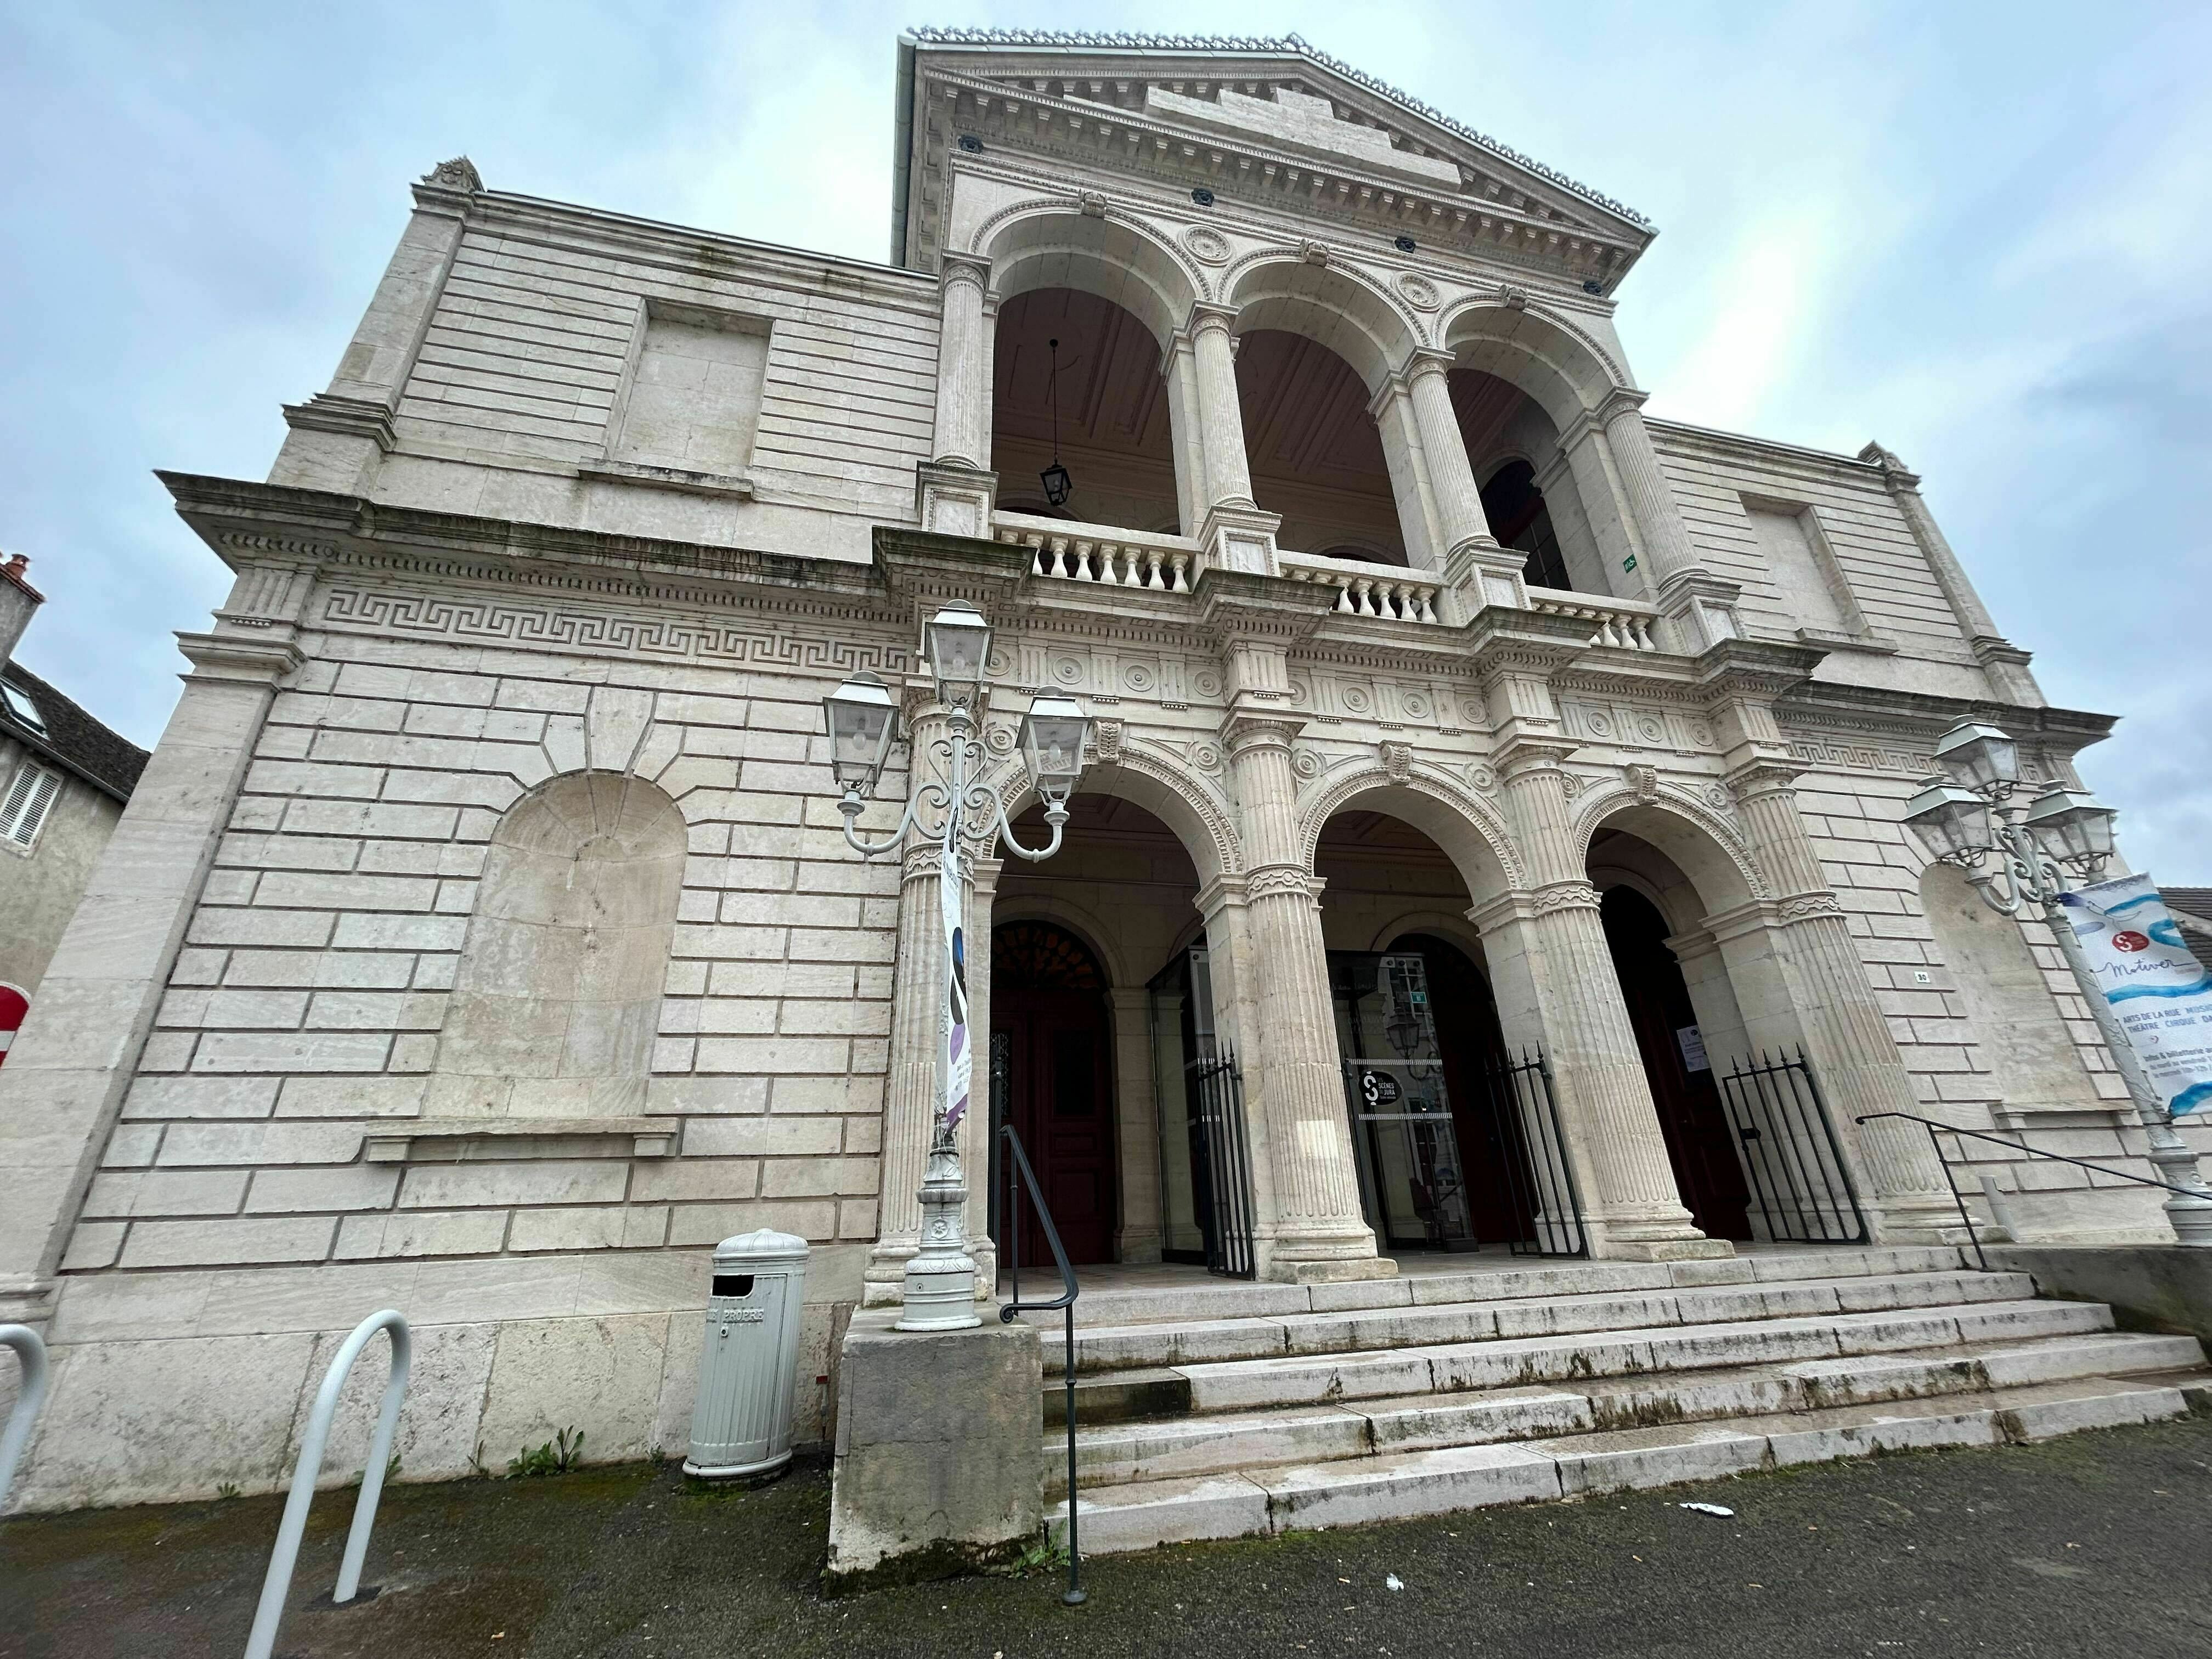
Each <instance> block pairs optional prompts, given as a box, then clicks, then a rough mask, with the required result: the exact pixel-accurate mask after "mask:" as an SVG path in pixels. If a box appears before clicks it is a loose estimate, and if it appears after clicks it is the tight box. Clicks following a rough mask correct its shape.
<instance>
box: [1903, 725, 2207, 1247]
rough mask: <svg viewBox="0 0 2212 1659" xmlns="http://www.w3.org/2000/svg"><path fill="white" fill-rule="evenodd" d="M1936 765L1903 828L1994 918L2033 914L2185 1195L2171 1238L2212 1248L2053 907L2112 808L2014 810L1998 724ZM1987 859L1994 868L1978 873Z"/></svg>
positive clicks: (2180, 1168)
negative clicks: (1962, 879)
mask: <svg viewBox="0 0 2212 1659" xmlns="http://www.w3.org/2000/svg"><path fill="white" fill-rule="evenodd" d="M1936 761H1937V763H1939V764H1940V765H1941V766H1942V768H1943V769H1944V771H1945V772H1946V773H1948V775H1949V776H1948V780H1947V779H1946V778H1942V777H1935V778H1929V779H1928V780H1927V781H1926V782H1924V783H1923V785H1922V786H1921V788H1920V793H1918V794H1917V795H1915V796H1914V797H1913V798H1912V799H1911V800H1909V801H1907V802H1906V803H1905V823H1908V824H1910V825H1911V826H1912V829H1913V830H1914V831H1915V833H1917V835H1918V836H1919V837H1920V839H1921V840H1922V842H1924V843H1925V844H1926V846H1927V848H1928V850H1929V852H1931V853H1933V854H1935V855H1936V858H1937V859H1939V860H1942V862H1943V863H1946V864H1955V865H1957V866H1959V867H1960V869H1962V870H1964V871H1965V872H1966V879H1967V880H1968V881H1970V882H1972V884H1973V885H1974V890H1975V891H1976V892H1977V893H1978V894H1980V895H1981V899H1982V902H1983V903H1984V904H1986V905H1988V906H1989V907H1990V909H1992V910H1995V911H1996V912H1997V914H1998V915H2007V916H2018V915H2020V913H2021V910H2022V909H2024V908H2027V906H2028V905H2029V904H2031V903H2033V904H2037V905H2040V906H2041V907H2042V910H2043V916H2044V920H2045V921H2047V922H2048V923H2049V924H2050V926H2051V936H2052V937H2053V938H2054V939H2057V942H2058V948H2059V950H2060V951H2061V952H2062V953H2063V955H2064V956H2065V957H2066V965H2067V967H2068V968H2069V969H2072V970H2073V974H2074V982H2075V985H2076V986H2077V987H2079V988H2080V990H2081V1000H2083V1001H2085V1002H2087V1004H2088V1005H2089V1012H2090V1014H2091V1016H2092V1017H2093V1018H2095V1020H2096V1022H2097V1030H2099V1031H2100V1033H2101V1034H2102V1035H2103V1036H2104V1039H2105V1046H2106V1048H2110V1049H2111V1050H2112V1060H2113V1063H2114V1064H2116V1065H2117V1066H2118V1067H2119V1068H2120V1076H2121V1078H2122V1079H2123V1080H2124V1082H2125V1083H2126V1084H2127V1085H2128V1093H2129V1096H2130V1097H2131V1098H2132V1099H2133V1100H2134V1102H2135V1105H2136V1113H2137V1115H2139V1116H2141V1118H2142V1123H2143V1129H2144V1132H2145V1133H2146V1134H2147V1135H2148V1139H2149V1142H2150V1159H2151V1162H2152V1163H2153V1164H2155V1165H2156V1166H2157V1169H2158V1172H2159V1178H2160V1180H2162V1181H2164V1182H2166V1184H2167V1185H2168V1186H2169V1187H2176V1188H2183V1189H2185V1190H2184V1191H2181V1192H2175V1193H2171V1194H2168V1195H2167V1197H2166V1219H2167V1221H2168V1222H2169V1223H2170V1224H2171V1225H2172V1228H2173V1233H2174V1237H2176V1238H2178V1239H2179V1240H2180V1241H2181V1242H2182V1243H2185V1244H2212V1188H2207V1187H2206V1186H2205V1184H2204V1182H2203V1179H2202V1177H2200V1176H2198V1174H2197V1155H2196V1154H2195V1153H2194V1152H2191V1151H2190V1150H2189V1146H2188V1143H2187V1142H2185V1140H2183V1139H2182V1138H2181V1136H2180V1135H2179V1133H2177V1132H2176V1131H2175V1129H2174V1127H2173V1119H2172V1116H2171V1115H2169V1114H2168V1113H2167V1111H2166V1102H2165V1101H2164V1100H2163V1099H2162V1098H2160V1095H2159V1093H2158V1091H2156V1090H2155V1089H2154V1088H2152V1087H2151V1086H2150V1081H2149V1079H2148V1078H2146V1077H2145V1076H2144V1075H2143V1069H2142V1060H2141V1059H2140V1058H2139V1057H2138V1056H2137V1054H2136V1050H2135V1045H2134V1044H2133V1043H2132V1042H2130V1041H2129V1040H2128V1034H2127V1032H2126V1030H2124V1029H2123V1027H2122V1026H2121V1024H2120V1022H2119V1019H2118V1017H2117V1016H2115V1015H2114V1014H2113V1012H2112V1005H2111V1004H2110V1003H2108V1002H2107V1001H2106V1000H2105V994H2104V992H2103V990H2102V989H2101V988H2100V987H2099V986H2098V984H2097V975H2096V970H2095V969H2093V968H2091V967H2090V965H2089V959H2088V957H2087V956H2086V955H2084V954H2083V952H2082V950H2081V941H2080V940H2079V939H2075V937H2074V924H2073V922H2072V921H2071V920H2070V919H2069V917H2068V916H2067V915H2066V907H2065V906H2064V905H2063V904H2062V903H2061V902H2059V895H2060V894H2061V893H2062V892H2063V891H2064V890H2066V884H2065V881H2064V878H2063V877H2061V876H2060V874H2059V872H2058V866H2060V865H2064V866H2066V867H2067V868H2068V869H2069V870H2073V871H2075V872H2078V873H2079V874H2080V875H2081V878H2082V879H2084V880H2086V881H2094V880H2095V879H2096V878H2097V875H2098V872H2100V871H2101V870H2102V869H2103V868H2104V866H2105V864H2106V860H2109V859H2110V858H2111V857H2112V819H2113V817H2114V816H2115V815H2114V813H2113V811H2112V808H2111V807H2109V806H2105V805H2100V804H2099V803H2098V802H2097V801H2096V800H2095V799H2093V798H2092V797H2091V796H2089V795H2088V794H2087V793H2084V792H2083V791H2081V790H2079V789H2066V788H2062V787H2059V786H2058V785H2056V784H2053V785H2052V786H2051V787H2049V788H2047V789H2045V791H2044V792H2043V793H2041V794H2039V795H2038V796H2037V797H2036V798H2035V799H2034V800H2033V802H2031V803H2030V804H2029V805H2028V806H2027V808H2026V809H2025V810H2022V809H2021V808H2019V807H2015V806H2014V805H2012V804H2011V801H2012V795H2013V792H2014V790H2015V787H2017V786H2018V784H2019V781H2020V749H2019V745H2018V744H2015V742H2014V741H2013V739H2012V736H2011V734H2010V733H2009V732H2006V731H2004V730H2003V729H2002V727H1999V726H1988V725H1984V724H1982V723H1980V722H1978V721H1974V720H1961V721H1960V722H1959V724H1958V725H1956V726H1953V727H1952V728H1951V729H1950V730H1949V731H1948V732H1945V733H1944V734H1943V736H1942V738H1941V740H1939V741H1938V742H1937V744H1936ZM1991 854H1995V867H1994V868H1990V869H1984V867H1983V866H1984V860H1989V859H1990V855H1991Z"/></svg>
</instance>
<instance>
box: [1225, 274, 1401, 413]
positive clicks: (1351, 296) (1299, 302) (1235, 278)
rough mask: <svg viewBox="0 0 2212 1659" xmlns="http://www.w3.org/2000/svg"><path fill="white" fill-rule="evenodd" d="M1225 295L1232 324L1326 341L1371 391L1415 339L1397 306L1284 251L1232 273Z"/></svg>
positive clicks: (1342, 276) (1351, 279) (1346, 277)
mask: <svg viewBox="0 0 2212 1659" xmlns="http://www.w3.org/2000/svg"><path fill="white" fill-rule="evenodd" d="M1226 297H1227V301H1228V303H1229V304H1231V305H1232V306H1234V307H1237V332H1238V333H1239V334H1245V333H1249V332H1251V331H1254V330H1256V329H1267V328H1274V329H1281V330H1283V331H1285V332H1287V333H1291V334H1300V335H1304V337H1306V338H1307V339H1310V340H1312V341H1314V342H1315V343H1317V344H1320V345H1323V346H1326V347H1328V349H1330V350H1331V351H1334V353H1335V354H1336V355H1337V356H1340V357H1341V358H1343V359H1344V361H1345V362H1347V363H1349V364H1351V365H1352V372H1353V373H1354V374H1358V376H1359V378H1360V380H1362V381H1363V382H1364V383H1365V385H1366V387H1367V392H1368V395H1369V396H1370V397H1372V396H1373V395H1374V394H1375V393H1376V392H1380V391H1381V390H1382V389H1383V383H1384V382H1385V381H1386V380H1389V378H1390V376H1391V375H1392V374H1394V373H1395V372H1396V371H1397V370H1398V369H1399V368H1401V367H1402V366H1403V365H1404V363H1405V362H1406V359H1407V356H1410V355H1411V354H1412V352H1413V349H1414V348H1415V347H1416V346H1417V345H1419V343H1420V339H1419V335H1418V334H1416V333H1415V331H1414V330H1413V325H1411V324H1410V323H1408V322H1407V320H1406V319H1405V317H1404V316H1403V315H1402V314H1401V313H1400V312H1399V310H1398V308H1397V307H1396V306H1395V305H1393V304H1392V303H1391V302H1390V301H1389V300H1388V299H1386V298H1385V297H1384V296H1383V295H1382V294H1381V293H1380V292H1378V291H1377V290H1376V289H1372V288H1370V287H1369V286H1368V285H1367V284H1366V283H1364V282H1362V281H1360V280H1359V279H1358V277H1357V276H1353V275H1352V274H1351V273H1349V272H1346V271H1345V270H1339V269H1335V268H1334V267H1331V266H1328V265H1316V264H1310V263H1309V262H1307V261H1305V260H1304V259H1300V258H1296V257H1295V256H1293V255H1290V254H1278V255H1273V256H1268V257H1264V258H1261V259H1258V260H1255V262H1254V263H1252V264H1249V265H1247V266H1245V267H1243V269H1242V270H1238V271H1237V272H1235V273H1233V275H1232V277H1231V283H1230V285H1229V288H1228V291H1227V296H1226Z"/></svg>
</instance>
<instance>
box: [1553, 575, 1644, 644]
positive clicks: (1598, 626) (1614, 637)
mask: <svg viewBox="0 0 2212 1659" xmlns="http://www.w3.org/2000/svg"><path fill="white" fill-rule="evenodd" d="M1528 608H1529V609H1530V610H1531V611H1537V612H1540V613H1541V614H1542V615H1544V616H1547V617H1571V618H1572V619H1574V620H1575V621H1577V622H1586V623H1589V624H1590V627H1591V629H1592V632H1591V634H1590V639H1589V642H1590V643H1591V644H1592V645H1605V646H1611V647H1613V648H1614V649H1615V650H1618V651H1656V650H1657V649H1658V648H1659V646H1658V643H1657V641H1655V640H1654V639H1653V638H1652V634H1651V625H1652V623H1654V622H1655V621H1656V619H1657V617H1658V615H1659V613H1658V611H1656V609H1655V608H1654V607H1652V606H1650V605H1644V604H1643V603H1641V602H1640V601H1638V600H1636V599H1598V598H1596V597H1595V595H1593V594H1589V593H1569V592H1562V591H1561V590H1559V589H1558V588H1556V587H1531V588H1530V589H1529V590H1528Z"/></svg>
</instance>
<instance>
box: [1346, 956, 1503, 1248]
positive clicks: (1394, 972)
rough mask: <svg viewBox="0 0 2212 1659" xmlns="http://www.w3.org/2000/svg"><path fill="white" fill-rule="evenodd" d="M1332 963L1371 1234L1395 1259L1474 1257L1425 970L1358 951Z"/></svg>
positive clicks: (1417, 962)
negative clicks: (1410, 1252) (1431, 1253)
mask: <svg viewBox="0 0 2212 1659" xmlns="http://www.w3.org/2000/svg"><path fill="white" fill-rule="evenodd" d="M1328 963H1329V987H1330V990H1331V993H1332V994H1333V996H1334V1001H1335V1005H1336V1028H1337V1029H1336V1041H1337V1053H1338V1054H1340V1055H1341V1056H1342V1057H1343V1060H1344V1084H1345V1100H1346V1109H1348V1111H1349V1112H1350V1114H1351V1118H1352V1151H1353V1154H1354V1157H1355V1158H1356V1160H1357V1162H1358V1168H1359V1181H1360V1188H1361V1196H1362V1199H1363V1200H1364V1204H1365V1206H1366V1212H1367V1221H1368V1225H1370V1226H1371V1227H1373V1228H1374V1229H1375V1231H1376V1235H1377V1237H1378V1241H1379V1242H1380V1243H1382V1245H1383V1248H1385V1249H1431V1250H1472V1249H1475V1248H1476V1243H1477V1241H1476V1238H1475V1233H1474V1218H1473V1216H1472V1214H1471V1213H1470V1212H1469V1208H1468V1192H1467V1180H1466V1165H1465V1164H1464V1163H1463V1162H1462V1158H1461V1157H1460V1148H1459V1136H1458V1133H1457V1132H1456V1130H1455V1127H1454V1126H1453V1123H1452V1113H1451V1099H1450V1096H1449V1091H1448V1090H1447V1088H1446V1086H1445V1083H1444V1063H1443V1050H1442V1048H1440V1047H1439V1045H1438V1043H1437V1027H1436V1015H1435V1010H1434V1007H1433V1006H1432V1005H1431V1002H1430V1000H1429V979H1428V968H1427V964H1426V963H1424V962H1423V961H1422V960H1421V958H1420V957H1419V956H1417V955H1413V954H1412V953H1409V952H1383V953H1379V954H1378V953H1374V952H1369V951H1330V952H1329V957H1328Z"/></svg>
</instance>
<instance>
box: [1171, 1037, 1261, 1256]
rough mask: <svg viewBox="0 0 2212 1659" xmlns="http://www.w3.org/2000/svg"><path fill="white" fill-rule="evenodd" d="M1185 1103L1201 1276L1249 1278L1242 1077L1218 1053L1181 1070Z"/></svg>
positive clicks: (1248, 1161) (1231, 1059) (1233, 1062)
mask: <svg viewBox="0 0 2212 1659" xmlns="http://www.w3.org/2000/svg"><path fill="white" fill-rule="evenodd" d="M1182 1069H1183V1081H1184V1088H1185V1098H1186V1099H1187V1100H1188V1101H1189V1103H1190V1105H1191V1109H1192V1111H1193V1113H1194V1116H1195V1118H1196V1121H1197V1123H1198V1126H1199V1134H1198V1136H1197V1137H1196V1140H1197V1147H1196V1150H1198V1151H1199V1152H1200V1153H1201V1154H1202V1156H1201V1158H1198V1159H1194V1165H1195V1167H1194V1169H1193V1170H1192V1174H1193V1175H1194V1176H1195V1177H1196V1184H1197V1185H1198V1187H1199V1188H1200V1191H1199V1194H1198V1198H1199V1201H1200V1210H1201V1212H1202V1213H1203V1214H1204V1215H1205V1216H1206V1271H1207V1272H1208V1273H1220V1274H1222V1275H1223V1276H1224V1277H1225V1278H1229V1279H1249V1278H1251V1277H1252V1276H1253V1260H1252V1155H1251V1150H1250V1146H1251V1143H1250V1142H1249V1140H1248V1139H1246V1138H1245V1133H1244V1074H1243V1072H1241V1071H1240V1070H1238V1069H1237V1056H1236V1054H1234V1053H1232V1052H1231V1051H1229V1050H1227V1049H1225V1050H1223V1051H1222V1053H1221V1054H1218V1055H1217V1056H1215V1057H1214V1058H1212V1059H1210V1060H1192V1061H1191V1062H1190V1063H1189V1064H1188V1065H1187V1066H1184V1067H1183V1068H1182Z"/></svg>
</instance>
